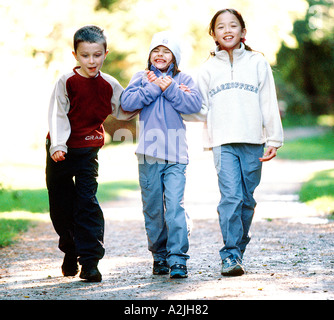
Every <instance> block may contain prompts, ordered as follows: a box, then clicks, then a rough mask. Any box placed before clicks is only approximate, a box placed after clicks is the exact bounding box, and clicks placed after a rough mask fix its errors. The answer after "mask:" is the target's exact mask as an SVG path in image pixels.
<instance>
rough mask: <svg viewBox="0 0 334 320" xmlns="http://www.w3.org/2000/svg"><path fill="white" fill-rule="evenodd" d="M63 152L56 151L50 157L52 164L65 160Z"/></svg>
mask: <svg viewBox="0 0 334 320" xmlns="http://www.w3.org/2000/svg"><path fill="white" fill-rule="evenodd" d="M65 154H66V153H65V152H64V151H56V152H55V153H54V154H53V155H52V156H51V158H52V160H53V161H54V162H58V161H64V160H65Z"/></svg>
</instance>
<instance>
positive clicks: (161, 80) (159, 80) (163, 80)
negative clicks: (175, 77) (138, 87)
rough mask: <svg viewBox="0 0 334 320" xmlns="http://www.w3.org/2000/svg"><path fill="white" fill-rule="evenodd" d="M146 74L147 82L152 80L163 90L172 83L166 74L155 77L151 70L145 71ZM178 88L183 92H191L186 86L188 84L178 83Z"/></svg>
mask: <svg viewBox="0 0 334 320" xmlns="http://www.w3.org/2000/svg"><path fill="white" fill-rule="evenodd" d="M145 72H146V74H147V80H148V82H153V83H155V84H156V85H157V86H159V87H160V89H161V90H162V91H163V92H164V91H165V90H166V89H167V88H168V87H169V86H170V85H171V83H172V78H171V77H170V76H166V77H162V76H161V77H157V76H156V75H155V73H154V72H153V71H148V70H146V71H145ZM179 88H180V89H181V90H182V91H184V92H189V93H190V92H191V91H190V89H189V88H188V86H186V85H185V84H183V83H181V84H180V85H179Z"/></svg>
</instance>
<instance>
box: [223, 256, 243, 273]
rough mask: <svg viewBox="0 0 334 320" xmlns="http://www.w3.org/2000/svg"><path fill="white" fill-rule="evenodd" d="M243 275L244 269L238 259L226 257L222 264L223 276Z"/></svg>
mask: <svg viewBox="0 0 334 320" xmlns="http://www.w3.org/2000/svg"><path fill="white" fill-rule="evenodd" d="M244 273H245V268H244V266H243V265H242V261H241V259H239V258H233V257H232V258H231V257H228V258H226V259H225V260H223V262H222V271H221V274H222V275H223V276H230V277H233V276H241V275H243V274H244Z"/></svg>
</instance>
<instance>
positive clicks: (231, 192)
mask: <svg viewBox="0 0 334 320" xmlns="http://www.w3.org/2000/svg"><path fill="white" fill-rule="evenodd" d="M263 149H264V146H263V145H255V144H245V143H235V144H228V145H222V146H218V147H214V148H213V155H214V161H215V167H216V170H217V175H218V184H219V189H220V194H221V199H220V202H219V205H218V208H217V211H218V214H219V224H220V228H221V232H222V236H223V240H224V246H223V247H222V248H221V250H220V251H219V253H220V256H221V258H222V260H224V259H225V258H227V257H229V256H234V257H239V258H242V256H243V253H244V251H245V249H246V246H247V244H248V243H249V241H250V232H249V229H250V227H251V223H252V219H253V215H254V209H255V206H256V201H255V199H254V197H253V193H254V191H255V188H256V187H257V186H258V185H259V183H260V180H261V170H262V162H260V160H259V158H260V157H261V156H262V155H263Z"/></svg>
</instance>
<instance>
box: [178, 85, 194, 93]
mask: <svg viewBox="0 0 334 320" xmlns="http://www.w3.org/2000/svg"><path fill="white" fill-rule="evenodd" d="M179 88H180V89H181V90H182V91H183V92H188V93H191V90H190V89H189V87H188V86H186V85H185V84H183V83H181V84H180V85H179Z"/></svg>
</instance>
